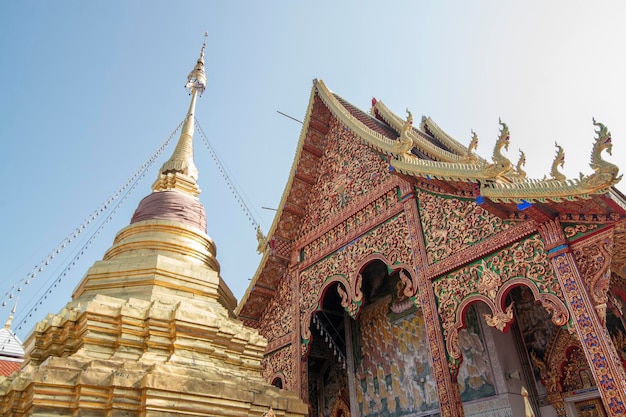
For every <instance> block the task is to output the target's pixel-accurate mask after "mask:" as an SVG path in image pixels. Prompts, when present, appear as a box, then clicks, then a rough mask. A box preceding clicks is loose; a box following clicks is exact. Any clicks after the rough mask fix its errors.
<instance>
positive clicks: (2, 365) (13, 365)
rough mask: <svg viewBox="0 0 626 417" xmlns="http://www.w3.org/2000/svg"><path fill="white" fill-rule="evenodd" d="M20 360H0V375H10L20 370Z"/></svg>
mask: <svg viewBox="0 0 626 417" xmlns="http://www.w3.org/2000/svg"><path fill="white" fill-rule="evenodd" d="M20 365H21V362H13V361H3V360H0V376H11V375H12V374H13V372H15V371H19V370H20Z"/></svg>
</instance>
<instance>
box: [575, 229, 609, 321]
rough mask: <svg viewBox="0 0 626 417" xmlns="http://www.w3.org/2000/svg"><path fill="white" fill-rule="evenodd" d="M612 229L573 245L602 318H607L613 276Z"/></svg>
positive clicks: (581, 270) (588, 288)
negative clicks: (610, 284)
mask: <svg viewBox="0 0 626 417" xmlns="http://www.w3.org/2000/svg"><path fill="white" fill-rule="evenodd" d="M611 236H612V231H611V230H609V231H606V232H604V233H601V234H599V235H596V236H594V237H592V238H590V239H586V240H585V241H583V242H581V243H580V244H578V245H572V248H573V253H574V257H575V258H576V264H577V265H578V269H579V270H580V274H581V276H582V277H583V280H584V282H585V286H586V287H587V290H588V291H589V294H590V295H591V298H592V300H593V302H594V307H595V308H596V311H597V312H598V315H599V317H600V320H601V321H602V322H604V321H605V320H606V303H607V301H608V290H609V283H610V277H611V270H610V266H611V248H612V245H613V241H612V239H611Z"/></svg>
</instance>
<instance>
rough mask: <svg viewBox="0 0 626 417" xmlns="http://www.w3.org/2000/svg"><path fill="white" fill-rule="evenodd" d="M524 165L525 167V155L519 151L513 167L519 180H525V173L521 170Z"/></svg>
mask: <svg viewBox="0 0 626 417" xmlns="http://www.w3.org/2000/svg"><path fill="white" fill-rule="evenodd" d="M524 165H526V154H525V153H524V152H522V150H521V149H520V151H519V159H518V160H517V165H515V172H516V173H517V176H518V177H519V178H520V179H524V178H526V171H524V169H522V167H523V166H524Z"/></svg>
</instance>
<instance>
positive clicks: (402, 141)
mask: <svg viewBox="0 0 626 417" xmlns="http://www.w3.org/2000/svg"><path fill="white" fill-rule="evenodd" d="M406 113H407V116H406V121H405V122H404V126H403V127H402V133H401V134H400V137H399V138H398V141H397V142H396V144H395V147H394V151H395V152H396V153H399V154H405V153H409V152H410V151H411V148H412V147H413V139H411V138H410V137H409V132H410V131H411V129H412V127H413V113H411V112H410V111H409V109H406Z"/></svg>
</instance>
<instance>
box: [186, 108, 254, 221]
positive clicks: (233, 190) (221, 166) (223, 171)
mask: <svg viewBox="0 0 626 417" xmlns="http://www.w3.org/2000/svg"><path fill="white" fill-rule="evenodd" d="M196 128H197V129H198V132H199V133H200V136H201V137H202V141H203V142H204V145H205V146H206V148H207V149H208V150H209V154H210V155H211V158H212V159H213V162H215V165H216V166H217V169H218V171H219V172H220V174H221V175H222V178H224V181H226V185H227V186H228V188H229V189H230V192H231V193H232V195H233V196H234V197H235V200H237V203H238V204H239V207H241V209H242V210H243V212H244V214H245V215H246V217H247V218H248V220H249V221H250V223H251V224H252V227H254V229H255V230H258V229H259V228H260V225H259V222H257V221H256V219H255V217H254V215H253V214H252V212H251V211H250V209H249V208H248V206H247V204H246V203H245V201H244V200H243V198H242V196H241V194H240V193H239V191H238V190H237V188H236V187H235V185H234V184H233V182H232V181H231V179H230V175H228V173H227V170H226V167H225V166H224V164H223V163H222V161H221V160H220V158H219V156H217V153H216V152H215V150H214V149H213V147H212V146H211V143H210V142H209V139H208V138H207V136H206V135H205V134H204V130H202V126H200V123H198V121H197V120H196Z"/></svg>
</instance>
